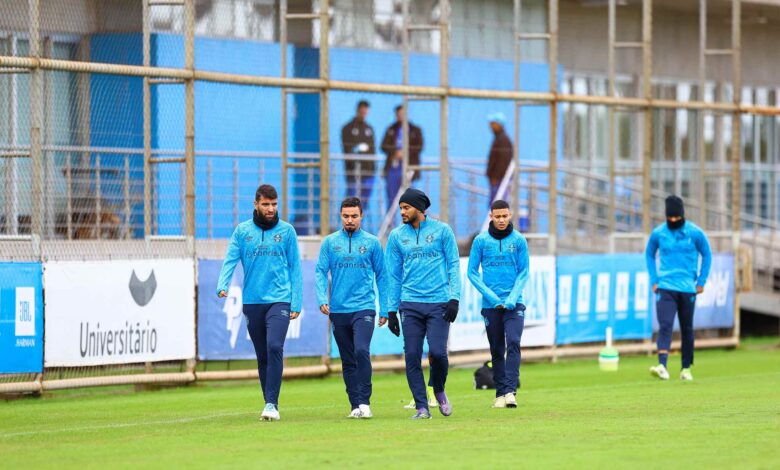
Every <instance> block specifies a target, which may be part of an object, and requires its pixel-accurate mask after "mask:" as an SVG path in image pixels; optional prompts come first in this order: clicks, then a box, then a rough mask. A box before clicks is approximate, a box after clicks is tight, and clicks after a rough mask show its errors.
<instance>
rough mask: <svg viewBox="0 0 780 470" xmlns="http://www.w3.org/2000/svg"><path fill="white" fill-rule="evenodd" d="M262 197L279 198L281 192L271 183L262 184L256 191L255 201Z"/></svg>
mask: <svg viewBox="0 0 780 470" xmlns="http://www.w3.org/2000/svg"><path fill="white" fill-rule="evenodd" d="M261 198H266V199H279V194H278V193H277V192H276V188H274V187H273V186H271V185H270V184H261V185H260V186H258V187H257V191H255V201H259V200H260V199H261Z"/></svg>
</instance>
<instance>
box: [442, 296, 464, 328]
mask: <svg viewBox="0 0 780 470" xmlns="http://www.w3.org/2000/svg"><path fill="white" fill-rule="evenodd" d="M459 305H460V302H458V301H457V300H455V299H450V301H449V302H447V311H446V312H445V313H444V319H445V320H447V321H448V322H450V323H452V322H454V321H455V319H456V318H458V306H459Z"/></svg>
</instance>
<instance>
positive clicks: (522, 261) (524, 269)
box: [504, 238, 530, 310]
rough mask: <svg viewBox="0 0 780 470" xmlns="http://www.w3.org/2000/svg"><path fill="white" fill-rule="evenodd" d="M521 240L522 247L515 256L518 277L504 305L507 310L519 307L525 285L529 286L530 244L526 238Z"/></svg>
mask: <svg viewBox="0 0 780 470" xmlns="http://www.w3.org/2000/svg"><path fill="white" fill-rule="evenodd" d="M520 240H521V243H520V246H519V247H518V250H517V252H516V254H515V256H516V261H517V277H516V278H515V285H514V286H512V291H511V292H510V293H509V297H507V298H506V303H505V304H504V306H505V307H506V308H507V310H514V309H515V307H516V306H517V299H519V298H520V296H521V295H523V290H524V289H525V285H526V284H528V272H529V267H530V261H529V260H530V257H529V256H528V242H527V241H526V240H525V238H521V239H520ZM521 308H522V307H521Z"/></svg>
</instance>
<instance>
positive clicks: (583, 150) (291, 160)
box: [0, 0, 780, 381]
mask: <svg viewBox="0 0 780 470" xmlns="http://www.w3.org/2000/svg"><path fill="white" fill-rule="evenodd" d="M590 3H592V5H591V4H590ZM623 3H625V2H615V1H612V0H610V1H608V2H600V3H599V2H584V3H583V2H558V1H554V0H550V1H543V0H522V1H520V0H518V1H514V2H510V1H499V0H480V1H461V0H452V1H440V0H428V1H422V2H403V1H400V0H373V1H354V0H331V1H329V2H328V1H323V0H319V1H293V0H290V1H287V0H193V1H190V0H184V1H181V2H179V1H175V0H169V1H158V0H118V1H117V0H112V1H108V0H97V1H83V0H68V1H67V2H64V3H63V2H55V1H53V0H30V1H28V2H24V1H21V0H14V1H10V2H4V3H3V4H2V5H1V6H0V72H2V73H1V74H0V122H2V123H4V125H3V126H0V179H2V182H3V183H2V190H0V259H2V260H3V261H13V262H22V261H63V260H116V259H149V258H153V259H165V258H168V259H175V258H188V259H194V258H198V257H219V256H220V253H221V252H223V251H224V247H225V244H226V239H227V238H228V237H229V236H230V234H231V233H232V231H233V228H234V227H235V226H236V224H238V223H239V222H241V221H243V220H246V219H248V218H249V217H251V214H252V199H253V196H254V191H255V189H256V187H257V186H258V184H260V183H270V184H274V185H275V186H277V187H278V188H280V189H282V190H283V191H282V192H281V199H282V200H281V207H282V212H283V214H284V216H285V217H286V218H287V219H288V220H289V221H290V222H291V223H293V224H294V226H295V227H296V230H297V231H298V233H299V234H300V235H302V236H305V235H323V234H325V233H327V232H328V231H331V230H335V229H337V228H338V226H339V223H340V221H339V216H338V209H339V206H340V202H341V200H342V199H343V197H345V196H347V195H353V194H354V195H360V196H361V197H362V198H363V199H364V204H365V207H366V217H365V221H364V223H365V228H366V229H367V230H369V231H371V232H374V233H379V234H380V235H383V236H386V231H385V233H384V234H383V233H380V232H381V231H382V228H383V227H387V224H383V223H384V222H385V220H390V221H391V222H393V223H391V224H389V226H390V227H392V226H393V225H395V224H396V223H398V217H397V215H394V214H393V212H394V211H395V210H396V208H395V207H394V205H393V203H392V201H393V199H394V197H395V196H396V195H397V191H398V188H400V187H402V186H403V185H404V183H408V181H406V182H405V181H403V177H401V184H400V185H399V182H398V181H395V180H393V181H391V180H390V179H389V178H392V177H393V176H392V175H389V173H388V170H392V168H393V164H394V159H395V158H396V155H398V154H399V152H400V154H405V153H409V155H407V157H411V154H413V153H415V145H417V144H413V143H411V142H405V139H404V138H398V136H399V134H402V132H398V131H397V130H398V129H404V121H407V122H408V123H411V124H412V125H414V126H415V127H417V128H419V130H420V133H421V136H422V143H421V144H420V145H419V149H418V150H419V155H418V156H419V163H418V165H419V167H420V168H417V169H418V170H420V177H419V179H417V178H415V179H414V180H413V181H412V184H413V185H414V186H417V187H420V188H421V189H423V190H424V191H426V192H427V193H428V194H429V195H430V196H431V200H432V201H434V204H433V206H432V208H431V214H432V215H434V216H442V218H445V219H446V220H447V221H448V222H449V223H450V224H451V225H452V226H453V228H454V230H455V233H456V235H457V236H458V238H459V240H460V241H462V242H463V244H464V245H467V242H468V240H469V239H470V238H471V237H472V236H473V235H474V234H476V233H477V232H479V231H480V230H483V229H484V227H485V223H486V217H487V209H488V206H489V203H490V197H491V194H493V192H494V191H498V192H497V194H498V195H499V196H501V197H504V198H507V199H509V200H511V202H512V206H513V208H514V212H515V216H516V226H517V227H518V228H520V229H521V230H522V231H523V232H525V233H526V234H527V235H528V238H529V240H530V242H531V246H532V249H533V250H534V252H535V253H550V254H557V253H568V252H604V251H620V250H621V249H630V250H637V249H641V246H638V245H640V244H641V242H642V237H641V234H642V233H646V232H647V230H648V229H649V228H650V227H652V226H653V225H655V224H657V223H660V222H661V221H662V219H663V207H662V205H663V204H662V201H663V197H664V196H665V195H667V194H668V193H676V194H680V195H681V196H682V197H684V198H685V200H686V204H687V205H688V207H689V214H691V217H692V218H693V219H695V220H696V222H697V223H698V224H699V225H700V226H702V227H703V228H705V229H706V230H708V231H713V232H717V233H726V235H725V236H723V237H720V236H717V237H715V238H718V239H719V240H721V241H719V242H718V243H719V246H720V247H721V249H722V250H734V249H735V248H736V246H737V245H736V244H734V243H731V244H730V245H729V242H728V240H731V241H732V242H733V241H736V242H737V243H739V242H740V241H741V242H742V243H743V244H746V245H747V246H748V247H749V249H750V250H751V251H752V252H753V259H754V266H755V270H754V272H755V274H756V279H757V283H756V285H757V286H759V287H761V288H763V289H765V290H767V291H772V289H775V291H777V290H780V287H778V283H777V281H776V279H778V278H780V274H778V273H780V259H778V258H780V253H778V250H777V249H776V248H775V247H774V245H775V235H776V232H777V224H778V222H779V221H780V212H779V211H778V204H779V203H780V197H778V194H780V192H779V191H780V179H779V178H778V168H780V166H779V165H780V160H778V158H780V90H779V89H778V88H777V84H776V81H774V78H775V77H776V76H777V74H778V73H780V70H778V69H777V67H778V63H777V61H774V62H772V61H767V60H765V59H766V55H767V51H768V50H771V47H773V46H772V45H773V44H774V43H775V42H776V40H777V39H780V37H778V34H779V33H778V31H780V29H778V28H777V24H778V23H779V22H780V12H779V11H778V10H780V9H778V8H776V7H771V6H766V5H763V6H762V5H754V4H752V3H748V2H725V1H723V2H705V4H706V5H705V6H706V8H707V10H706V11H705V12H704V14H703V15H701V14H700V12H699V11H698V8H699V4H698V3H697V2H679V5H671V4H667V3H664V4H656V5H652V4H651V2H649V1H648V0H644V1H643V2H628V3H627V4H623ZM648 5H650V8H649V9H648V8H647V6H648ZM702 18H703V20H702ZM735 18H736V19H737V20H738V21H737V22H736V23H735V22H734V19H735ZM702 22H703V24H702ZM746 25H747V26H746ZM735 41H736V42H735ZM697 63H698V66H697V65H696V64H697ZM361 101H365V102H366V103H367V104H368V110H369V111H368V114H367V115H365V116H358V115H359V109H358V108H359V106H358V105H359V103H360V102H361ZM404 103H406V109H405V117H404V118H400V119H399V115H397V107H398V106H399V105H402V104H404ZM488 115H491V116H493V117H491V118H490V119H489V118H488ZM499 116H500V117H499ZM356 119H357V121H355V120H356ZM491 119H492V120H494V122H496V123H500V124H502V128H503V131H504V132H505V133H506V135H507V136H508V138H509V140H510V142H511V143H512V150H511V155H512V157H513V158H512V160H513V162H514V163H512V166H510V167H509V168H510V169H509V170H505V171H504V172H503V173H502V174H497V175H496V174H493V175H488V174H487V173H488V167H489V162H490V160H489V154H490V153H491V152H490V151H491V146H492V144H493V142H494V138H495V136H496V133H497V132H498V129H496V128H493V129H491V127H490V125H489V121H490V120H491ZM356 122H357V123H358V124H355V123H356ZM350 123H352V124H350ZM361 123H365V124H367V125H368V127H365V126H363V124H361ZM361 126H362V127H361ZM394 126H396V127H395V129H396V131H394V133H390V132H389V131H390V130H391V129H393V128H394ZM399 126H400V127H399ZM366 129H370V135H369V136H368V139H367V140H366V142H371V144H372V145H373V148H370V146H369V145H368V143H366V145H367V146H368V147H369V148H363V147H361V146H360V142H358V141H353V140H350V138H349V135H351V134H350V133H351V132H353V130H358V132H363V133H364V134H365V133H366ZM345 132H346V134H345ZM345 136H346V138H345ZM388 136H389V137H388ZM409 164H410V165H414V164H415V163H414V162H412V159H411V158H409ZM499 173H501V172H499ZM551 175H552V176H551ZM735 186H738V187H739V190H737V191H735V189H734V188H735ZM393 217H395V219H393ZM623 233H627V234H637V233H639V234H640V236H639V237H638V238H633V239H631V240H634V241H633V242H626V241H625V240H626V239H629V238H625V239H624V238H622V235H620V234H623ZM616 234H617V235H616ZM605 240H608V241H605ZM636 240H639V241H638V242H637V241H636ZM314 251H315V252H316V250H314ZM169 365H170V363H166V366H165V370H166V371H168V369H169V367H168V366H169ZM111 367H113V366H109V369H110V370H113V371H114V373H117V374H118V373H120V371H122V370H124V369H121V368H115V369H111ZM116 367H119V366H116ZM150 367H151V366H150V365H141V366H133V370H135V371H138V370H141V371H143V372H149V371H150V370H151V369H150ZM155 367H157V366H155ZM171 367H173V369H175V370H173V372H175V373H179V372H182V373H189V372H191V371H192V370H193V366H192V365H187V364H185V363H183V362H177V363H176V364H175V365H172V366H171ZM46 372H47V373H48V372H49V371H48V370H47V371H46ZM52 373H53V374H54V373H56V374H57V377H60V376H62V378H73V377H76V376H78V374H79V373H81V374H82V375H89V374H93V373H99V374H106V373H107V371H106V370H104V369H100V368H97V369H94V370H93V369H84V370H83V371H82V372H73V371H71V372H67V371H63V370H61V369H56V370H54V369H52ZM69 373H72V374H75V375H68V374H69ZM62 374H65V375H62ZM19 377H21V379H19V380H23V381H26V380H28V379H29V378H30V376H19ZM14 380H16V379H14Z"/></svg>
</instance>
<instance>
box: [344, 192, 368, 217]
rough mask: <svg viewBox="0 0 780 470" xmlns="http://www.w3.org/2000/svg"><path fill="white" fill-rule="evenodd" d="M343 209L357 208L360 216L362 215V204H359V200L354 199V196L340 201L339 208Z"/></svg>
mask: <svg viewBox="0 0 780 470" xmlns="http://www.w3.org/2000/svg"><path fill="white" fill-rule="evenodd" d="M345 207H357V208H358V209H360V213H361V214H362V213H363V203H361V202H360V199H359V198H356V197H354V196H350V197H348V198H346V199H344V200H343V201H341V208H342V209H343V208H345Z"/></svg>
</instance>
